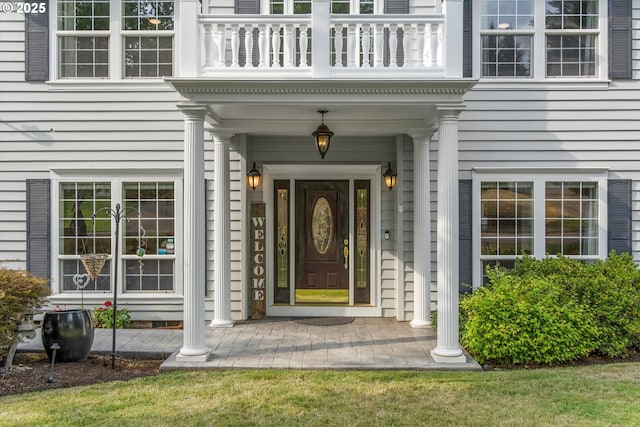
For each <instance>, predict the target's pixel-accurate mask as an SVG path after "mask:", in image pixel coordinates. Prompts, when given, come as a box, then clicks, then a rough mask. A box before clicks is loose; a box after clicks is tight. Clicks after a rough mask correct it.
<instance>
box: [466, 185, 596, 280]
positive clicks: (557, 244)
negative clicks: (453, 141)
mask: <svg viewBox="0 0 640 427" xmlns="http://www.w3.org/2000/svg"><path fill="white" fill-rule="evenodd" d="M476 178H477V179H476V181H475V183H474V185H475V186H476V187H475V188H476V194H477V198H476V205H475V209H476V210H475V212H476V215H475V216H476V218H477V219H478V223H477V224H478V226H477V227H475V229H477V231H476V234H475V239H474V240H475V241H476V242H477V244H476V248H477V253H478V254H479V258H480V262H479V263H478V264H477V267H478V271H476V276H475V280H474V283H483V282H484V281H485V279H486V278H485V277H484V271H485V268H486V267H487V266H488V265H495V264H500V265H502V266H504V267H507V268H511V267H513V266H514V262H515V260H516V259H517V258H518V257H521V256H523V255H531V256H535V257H537V258H541V257H544V256H555V255H563V256H568V257H571V258H576V259H581V260H585V261H588V260H594V259H598V258H602V257H604V256H606V237H605V236H604V235H603V232H604V229H605V228H606V227H605V220H604V218H606V216H605V206H606V202H605V199H606V194H605V190H604V188H605V180H604V178H598V177H596V178H593V177H582V176H580V177H571V176H570V175H569V176H549V177H537V176H536V177H527V176H516V177H515V179H514V176H500V175H495V176H484V175H483V174H477V175H476Z"/></svg>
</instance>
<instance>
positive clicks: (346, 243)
mask: <svg viewBox="0 0 640 427" xmlns="http://www.w3.org/2000/svg"><path fill="white" fill-rule="evenodd" d="M343 242H344V248H343V249H342V254H343V255H344V269H345V270H348V269H349V239H344V241H343Z"/></svg>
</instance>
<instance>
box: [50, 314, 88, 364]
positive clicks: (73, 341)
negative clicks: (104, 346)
mask: <svg viewBox="0 0 640 427" xmlns="http://www.w3.org/2000/svg"><path fill="white" fill-rule="evenodd" d="M93 336H94V328H93V316H92V315H91V311H90V310H82V309H80V310H61V311H48V312H46V313H45V314H44V317H43V318H42V345H43V346H44V349H45V351H46V352H47V356H49V360H51V358H52V356H53V350H52V349H51V345H52V344H53V343H57V344H58V345H59V346H60V349H59V350H57V351H56V362H81V361H83V360H85V359H86V358H87V356H88V355H89V352H90V351H91V346H92V345H93Z"/></svg>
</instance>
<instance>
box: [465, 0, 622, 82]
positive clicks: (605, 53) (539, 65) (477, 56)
mask: <svg viewBox="0 0 640 427" xmlns="http://www.w3.org/2000/svg"><path fill="white" fill-rule="evenodd" d="M533 3H534V4H533V7H534V18H533V19H534V23H535V24H534V29H533V30H532V31H530V30H513V32H511V31H510V32H509V33H508V34H509V35H526V34H531V33H533V40H532V42H531V54H532V55H531V73H532V75H531V76H530V77H490V76H486V77H484V76H482V40H481V33H483V34H484V33H489V32H490V31H488V30H485V31H483V30H481V29H480V2H479V1H474V2H473V10H472V15H473V18H472V19H473V37H472V39H473V40H472V46H473V55H472V56H473V58H474V59H473V75H474V76H475V78H476V79H480V80H481V82H509V83H531V82H554V83H555V82H561V83H562V82H583V83H584V82H598V81H608V80H609V44H608V39H609V18H608V17H609V2H608V1H606V0H600V1H599V3H598V11H599V14H600V19H599V20H598V29H597V30H593V31H589V34H592V33H595V34H597V36H596V39H597V44H598V51H597V52H596V55H597V59H596V61H597V64H596V75H595V76H594V77H546V74H547V71H546V48H545V46H546V43H545V37H546V31H545V28H544V22H545V2H543V1H538V0H533ZM549 31H550V32H551V31H553V32H554V33H558V34H569V33H570V32H569V31H566V32H565V31H562V30H549ZM497 33H500V34H504V32H499V31H498V32H497ZM581 33H583V32H581ZM584 34H586V33H584ZM538 46H539V47H540V49H538Z"/></svg>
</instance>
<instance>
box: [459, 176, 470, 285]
mask: <svg viewBox="0 0 640 427" xmlns="http://www.w3.org/2000/svg"><path fill="white" fill-rule="evenodd" d="M471 182H472V181H471V180H470V179H461V180H460V182H459V183H458V202H459V211H460V214H459V220H460V224H459V225H458V233H459V246H460V248H459V257H460V259H459V261H458V263H459V268H458V270H459V275H460V287H459V291H460V293H466V292H471V284H472V282H473V260H472V225H471V224H472V219H473V214H472V212H471V210H472V209H471V199H472V197H471V196H472V194H471V192H472V185H471Z"/></svg>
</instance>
